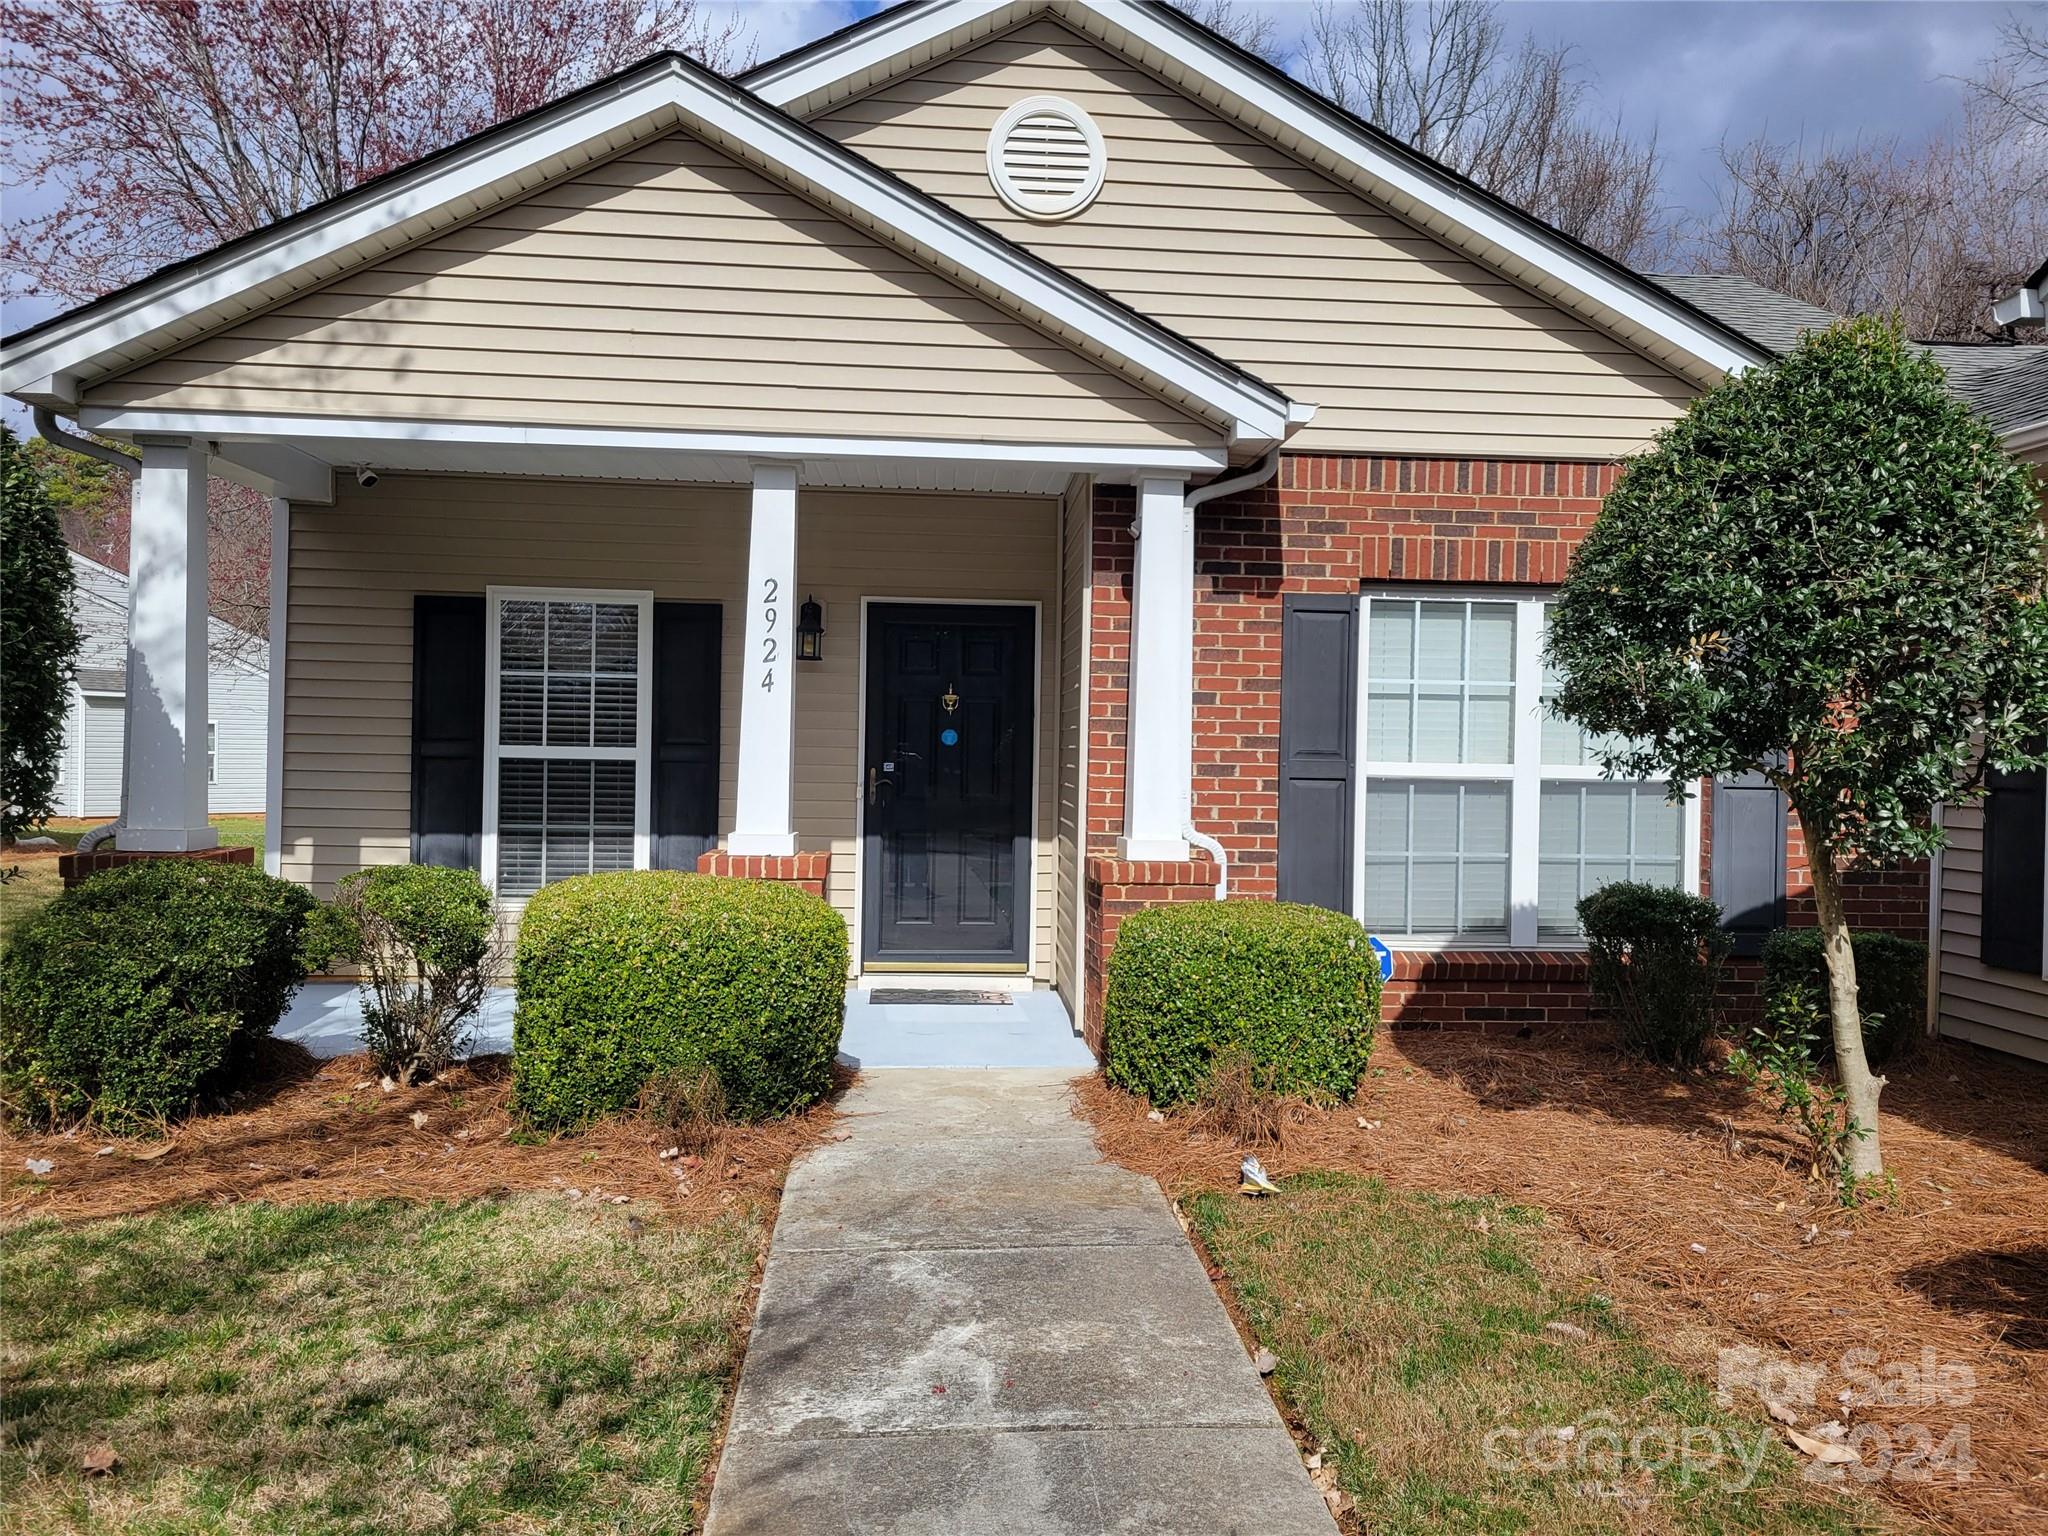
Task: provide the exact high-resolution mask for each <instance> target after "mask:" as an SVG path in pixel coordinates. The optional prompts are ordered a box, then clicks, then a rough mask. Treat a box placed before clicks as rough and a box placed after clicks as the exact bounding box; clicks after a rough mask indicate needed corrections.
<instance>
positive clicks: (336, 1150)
mask: <svg viewBox="0 0 2048 1536" xmlns="http://www.w3.org/2000/svg"><path fill="white" fill-rule="evenodd" d="M264 1050H265V1053H266V1054H265V1059H264V1060H263V1062H262V1063H261V1070H260V1073H259V1078H258V1080H257V1081H256V1082H254V1083H252V1084H251V1085H250V1086H249V1087H247V1088H245V1089H243V1090H241V1092H240V1093H238V1094H237V1095H235V1096H234V1098H233V1099H232V1100H231V1101H230V1102H229V1103H228V1104H227V1105H226V1106H225V1107H223V1108H222V1109H221V1110H219V1111H217V1112H214V1113H208V1114H201V1115H198V1116H195V1117H194V1118H192V1119H190V1120H188V1121H186V1122H184V1123H183V1124H181V1125H178V1126H175V1127H172V1128H171V1130H170V1132H169V1135H168V1136H167V1137H165V1138H164V1139H161V1140H144V1139H134V1140H127V1139H120V1138H109V1137H104V1136H95V1135H94V1134H93V1133H92V1132H91V1131H90V1130H79V1131H77V1132H74V1133H71V1134H67V1135H50V1134H25V1133H21V1132H9V1131H0V1157H4V1161H0V1224H12V1223H14V1222H18V1221H20V1220H23V1219H25V1218H30V1217H36V1216H54V1217H57V1218H58V1219H60V1220H64V1221H81V1220H91V1219H95V1218H98V1217H105V1216H136V1215H143V1214H146V1213H148V1212H151V1211H161V1210H167V1209H170V1208H172V1207H175V1206H183V1205H192V1204H202V1203H203V1204H226V1203H229V1202H232V1201H239V1200H269V1201H273V1202H278V1203H287V1204H305V1203H309V1202H321V1201H345V1200H387V1199H397V1200H421V1201H444V1200H446V1201H453V1200H471V1199H481V1198H486V1197H490V1196H496V1195H503V1194H509V1193H513V1192H516V1191H526V1190H538V1191H542V1192H547V1191H554V1190H559V1191H562V1192H563V1193H564V1194H565V1195H567V1194H568V1192H569V1191H572V1190H573V1191H575V1192H576V1193H575V1196H574V1198H576V1199H579V1200H584V1201H590V1202H593V1203H594V1202H597V1201H604V1202H615V1201H617V1200H619V1199H620V1198H621V1197H623V1198H624V1199H625V1200H626V1201H628V1202H634V1203H637V1202H643V1201H644V1202H652V1203H654V1205H655V1206H656V1207H657V1208H658V1209H659V1211H660V1212H661V1213H662V1214H664V1215H666V1216H671V1217H674V1218H676V1219H679V1220H682V1221H686V1222H689V1221H701V1220H704V1219H706V1218H709V1217H713V1216H716V1215H719V1214H720V1213H722V1212H725V1211H728V1210H731V1209H733V1208H735V1207H737V1208H738V1209H741V1210H745V1209H748V1208H750V1207H751V1208H755V1209H759V1210H762V1211H764V1212H765V1213H769V1214H772V1212H773V1210H774V1207H775V1205H776V1202H777V1199H778V1197H779V1196H780V1194H781V1191H782V1181H783V1177H784V1175H785V1174H786V1173H787V1172H788V1169H789V1165H790V1162H791V1160H792V1159H793V1158H795V1157H796V1155H797V1154H798V1153H800V1152H802V1151H804V1150H805V1149H807V1148H809V1147H811V1146H814V1145H816V1144H817V1143H818V1142H819V1141H821V1140H823V1139H825V1138H826V1137H827V1136H828V1135H830V1134H831V1132H832V1126H833V1120H834V1118H835V1115H836V1111H835V1110H834V1108H833V1107H832V1106H833V1102H834V1101H836V1099H837V1098H838V1096H839V1095H838V1093H837V1092H835V1093H834V1094H833V1095H832V1097H831V1098H830V1099H827V1100H826V1101H825V1102H824V1103H821V1104H818V1105H816V1106H814V1107H813V1108H811V1109H810V1110H808V1111H807V1112H805V1113H804V1114H801V1115H794V1116H791V1117H790V1118H788V1119H785V1120H777V1121H771V1122H768V1123H766V1124H763V1125H733V1126H720V1127H717V1128H716V1129H715V1130H714V1131H712V1132H710V1133H709V1134H708V1135H707V1136H705V1137H704V1138H703V1140H702V1142H701V1145H700V1144H697V1143H691V1144H689V1145H685V1144H684V1143H686V1142H689V1141H690V1138H689V1137H688V1136H687V1135H685V1134H682V1133H678V1132H677V1131H674V1130H671V1129H667V1128H665V1127H663V1126H661V1125H658V1124H655V1123H652V1122H649V1121H646V1120H642V1119H638V1118H635V1117H631V1116H622V1117H618V1118H615V1119H608V1120H603V1121H599V1122H598V1123H596V1124H594V1125H592V1126H591V1127H589V1128H588V1129H586V1130H583V1131H579V1132H577V1133H575V1134H573V1135H562V1136H552V1137H540V1136H536V1135H534V1134H533V1133H531V1132H523V1131H522V1130H521V1129H520V1127H519V1124H518V1122H517V1121H515V1120H514V1118H513V1117H512V1115H511V1113H510V1111H509V1110H508V1108H507V1101H508V1099H509V1097H510V1094H511V1087H512V1075H511V1058H510V1057H508V1056H479V1057H475V1058H473V1059H472V1060H470V1061H468V1062H466V1063H464V1064H462V1065H461V1066H458V1067H455V1068H453V1069H451V1070H450V1071H448V1072H446V1073H444V1074H443V1075H442V1076H441V1077H440V1078H439V1079H437V1080H436V1081H434V1082H432V1083H428V1084H426V1085H424V1086H422V1087H418V1088H403V1087H400V1088H394V1089H392V1090H390V1091H389V1092H387V1091H385V1089H384V1088H383V1087H382V1085H381V1083H380V1081H379V1079H378V1077H377V1075H376V1073H375V1072H374V1071H373V1070H372V1069H371V1067H370V1062H369V1058H368V1057H367V1056H344V1057H340V1058H337V1059H335V1060H331V1061H316V1060H315V1059H314V1058H313V1057H311V1056H310V1055H308V1054H307V1053H306V1052H305V1051H304V1050H302V1049H301V1048H299V1047H297V1046H294V1045H288V1044H286V1043H284V1042H282V1041H270V1042H267V1043H266V1045H265V1047H264ZM850 1081H851V1076H850V1074H841V1081H840V1082H839V1083H838V1088H839V1090H840V1091H844V1089H845V1088H846V1086H847V1084H848V1083H849V1082H850ZM415 1116H418V1117H420V1118H419V1123H418V1124H415V1123H414V1117H415ZM678 1146H681V1147H682V1155H680V1156H678V1157H675V1158H666V1159H665V1158H663V1157H662V1156H661V1154H662V1152H663V1151H665V1150H667V1149H668V1148H670V1147H678ZM102 1148H110V1149H111V1150H108V1151H106V1152H104V1153H103V1152H102V1151H101V1149H102ZM29 1159H39V1160H47V1161H48V1162H50V1163H51V1164H52V1165H53V1166H52V1168H51V1170H50V1172H49V1173H48V1174H46V1175H43V1176H41V1177H37V1176H35V1175H33V1174H32V1173H30V1172H29V1171H28V1170H27V1169H26V1168H25V1166H24V1164H25V1162H26V1161H27V1160H29Z"/></svg>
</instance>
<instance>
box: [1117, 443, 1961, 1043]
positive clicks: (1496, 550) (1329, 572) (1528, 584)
mask: <svg viewBox="0 0 2048 1536" xmlns="http://www.w3.org/2000/svg"><path fill="white" fill-rule="evenodd" d="M1617 473H1618V470H1617V467H1616V466H1614V465H1612V464H1590V463H1543V462H1528V461H1508V460H1492V459H1393V458H1344V457H1308V456H1296V457H1287V458H1283V459H1282V460H1281V464H1280V472H1279V474H1278V475H1277V476H1276V477H1275V479H1274V480H1273V481H1272V482H1270V483H1269V484H1267V485H1265V486H1261V487H1259V488H1257V489H1255V490H1252V491H1249V492H1246V493H1244V494H1243V495H1240V496H1236V497H1232V498H1229V499H1228V500H1225V501H1220V502H1216V503H1213V504H1210V505H1208V506H1205V507H1203V508H1202V509H1201V510H1200V512H1199V513H1198V514H1197V519H1196V526H1195V560H1196V567H1195V659H1194V666H1195V733H1194V784H1193V791H1194V820H1195V824H1196V825H1197V826H1198V827H1200V828H1201V829H1202V830H1203V831H1204V832H1207V833H1209V834H1210V835H1212V836H1214V837H1217V838H1219V839H1220V840H1221V841H1222V842H1223V844H1224V847H1225V849H1226V850H1227V851H1228V853H1229V855H1230V890H1231V894H1232V895H1234V896H1251V897H1265V898H1271V897H1273V896H1274V895H1275V894H1276V890H1277V875H1278V862H1279V804H1280V783H1279V745H1280V643H1281V606H1282V605H1281V599H1282V596H1283V595H1284V594H1286V593H1289V592H1356V591H1358V590H1359V588H1360V587H1361V585H1365V584H1380V583H1416V584H1424V583H1433V582H1434V583H1457V584H1460V585H1463V586H1468V587H1470V586H1481V585H1485V586H1493V585H1499V586H1501V587H1502V588H1503V589H1504V591H1512V590H1513V589H1514V588H1517V587H1520V588H1524V589H1527V588H1533V587H1547V586H1555V585H1556V584H1557V583H1559V582H1561V581H1562V580H1563V579H1564V574H1565V567H1566V565H1567V564H1568V562H1569V561H1570V559H1571V554H1572V550H1573V549H1574V548H1575V547H1576V546H1577V543H1578V541H1579V540H1580V539H1581V538H1582V537H1584V535H1585V533H1586V531H1587V530H1588V529H1589V528H1591V527H1592V525H1593V521H1594V519H1595V518H1596V517H1597V516H1598V514H1599V511H1600V503H1601V500H1602V498H1603V497H1604V496H1605V495H1606V494H1607V492H1608V491H1609V490H1610V489H1611V488H1612V487H1613V484H1614V480H1615V477H1616V475H1617ZM1135 511H1136V507H1135V501H1134V498H1133V495H1132V493H1131V492H1130V491H1129V490H1128V489H1123V488H1116V487H1103V488H1100V489H1099V490H1098V491H1097V493H1096V501H1095V508H1094V527H1093V537H1092V572H1091V583H1092V589H1091V593H1090V600H1091V610H1090V612H1091V621H1090V623H1091V633H1090V637H1089V640H1090V678H1089V716H1090V718H1089V721H1088V738H1089V770H1088V794H1087V805H1088V840H1089V847H1090V849H1091V851H1092V852H1095V853H1110V852H1113V851H1114V847H1115V840H1116V838H1117V836H1118V835H1119V834H1120V833H1121V831H1122V829H1123V783H1124V725H1125V712H1126V707H1127V703H1128V692H1127V678H1128V671H1129V664H1130V630H1131V580H1132V567H1133V559H1134V546H1133V542H1132V537H1131V524H1132V519H1133V516H1134V514H1135ZM1791 853H1792V863H1791V865H1790V868H1789V871H1788V873H1789V880H1788V883H1789V885H1790V886H1791V893H1790V900H1789V902H1788V921H1791V922H1794V923H1797V922H1800V921H1807V922H1811V921H1812V897H1811V887H1810V885H1809V884H1808V882H1807V881H1806V879H1805V863H1804V857H1803V850H1802V847H1801V844H1800V841H1799V839H1798V836H1797V833H1796V831H1795V833H1794V836H1793V839H1792V850H1791ZM1703 858H1704V854H1703ZM1109 862H1110V861H1105V860H1091V863H1090V870H1089V890H1088V903H1089V906H1088V911H1089V920H1088V949H1089V977H1088V988H1087V990H1086V993H1085V995H1086V996H1087V997H1088V998H1089V999H1090V1007H1089V1010H1088V1011H1089V1014H1090V1016H1091V1024H1090V1027H1091V1030H1092V1029H1093V1027H1094V1025H1093V1021H1092V1016H1093V1013H1094V1008H1093V999H1094V998H1095V996H1096V992H1095V987H1096V984H1097V981H1098V966H1099V963H1100V959H1101V958H1102V957H1103V956H1106V955H1107V953H1108V950H1109V948H1110V946H1111V944H1112V943H1113V941H1114V925H1113V922H1111V921H1110V916H1111V908H1112V907H1113V906H1114V907H1121V908H1122V909H1123V910H1128V909H1129V906H1130V905H1131V904H1134V903H1135V904H1138V905H1143V904H1147V903H1146V902H1145V900H1144V898H1143V897H1142V896H1141V895H1140V894H1139V892H1140V889H1141V888H1140V887H1139V886H1138V885H1136V884H1134V883H1132V882H1128V881H1124V882H1119V883H1116V884H1115V885H1113V886H1107V887H1104V888H1113V889H1116V890H1118V891H1120V892H1122V893H1123V894H1121V895H1119V896H1118V897H1116V898H1114V900H1113V901H1112V900H1110V899H1108V898H1105V897H1104V896H1102V895H1101V894H1100V892H1099V890H1098V881H1099V880H1101V879H1106V878H1107V876H1106V874H1102V875H1099V874H1098V870H1099V869H1105V870H1106V868H1107V867H1108V865H1109ZM1175 867H1176V868H1178V866H1175ZM1703 879H1704V872H1703ZM1164 889H1166V890H1171V891H1173V892H1176V893H1178V892H1181V891H1184V890H1186V889H1188V887H1186V886H1184V885H1180V884H1173V883H1171V882H1169V883H1168V884H1167V885H1166V887H1164ZM1157 899H1172V900H1181V899H1189V898H1188V897H1187V896H1185V895H1181V894H1173V895H1164V894H1162V895H1161V896H1160V897H1159V898H1157ZM1852 902H1853V905H1852V909H1851V919H1852V921H1854V922H1857V923H1858V924H1863V925H1867V926H1872V927H1883V928H1889V929H1893V930H1894V931H1898V932H1903V933H1911V934H1915V935H1920V934H1924V933H1925V931H1926V920H1927V877H1926V871H1925V869H1924V868H1913V869H1907V870H1898V871H1888V872H1882V873H1878V874H1873V875H1865V876H1859V877H1857V878H1856V879H1855V880H1854V881H1853V882H1852ZM1503 963H1504V962H1503V961H1502V959H1501V957H1500V956H1499V955H1498V954H1496V953H1495V952H1490V951H1480V952H1474V953H1472V954H1459V955H1433V956H1407V955H1404V956H1401V957H1398V961H1397V969H1396V973H1395V981H1394V982H1393V983H1392V984H1391V985H1390V986H1389V988H1388V993H1387V997H1388V1003H1387V1010H1386V1014H1387V1017H1388V1019H1389V1020H1391V1021H1395V1022H1404V1023H1418V1024H1431V1025H1443V1024H1465V1025H1475V1024H1476V1025H1480V1026H1482V1027H1497V1026H1501V1025H1506V1026H1508V1027H1510V1028H1520V1027H1521V1026H1522V1025H1524V1024H1528V1023H1536V1022H1569V1021H1574V1020H1578V1019H1583V1018H1584V1017H1585V1015H1586V1011H1587V1000H1586V991H1585V979H1584V965H1583V961H1581V960H1577V959H1575V958H1574V957H1571V956H1564V957H1557V956H1546V957H1541V958H1539V959H1532V958H1531V956H1530V954H1529V953H1528V952H1515V964H1517V965H1520V966H1522V969H1521V970H1519V971H1516V972H1515V973H1514V974H1513V975H1508V974H1505V973H1504V972H1503V971H1502V965H1503ZM1531 967H1533V969H1531ZM1525 972H1526V974H1525Z"/></svg>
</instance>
